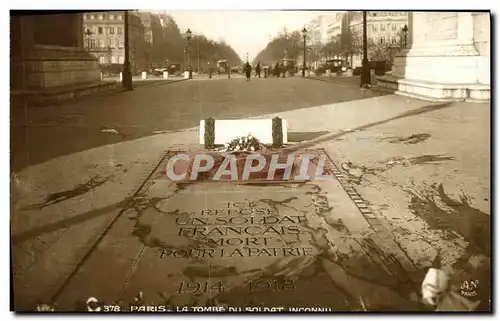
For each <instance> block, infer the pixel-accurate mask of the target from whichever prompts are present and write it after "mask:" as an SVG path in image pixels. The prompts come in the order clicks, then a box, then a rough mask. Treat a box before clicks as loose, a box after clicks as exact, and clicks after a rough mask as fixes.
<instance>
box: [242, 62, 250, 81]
mask: <svg viewBox="0 0 500 321" xmlns="http://www.w3.org/2000/svg"><path fill="white" fill-rule="evenodd" d="M244 69H245V76H246V77H247V81H250V76H251V75H252V66H250V64H249V63H248V62H247V63H246V64H245V68H244Z"/></svg>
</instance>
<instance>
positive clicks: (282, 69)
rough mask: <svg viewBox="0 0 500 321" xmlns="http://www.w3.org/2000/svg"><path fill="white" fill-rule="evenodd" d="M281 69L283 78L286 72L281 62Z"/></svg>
mask: <svg viewBox="0 0 500 321" xmlns="http://www.w3.org/2000/svg"><path fill="white" fill-rule="evenodd" d="M281 71H282V72H283V78H285V73H286V68H285V64H281Z"/></svg>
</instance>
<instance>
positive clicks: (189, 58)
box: [188, 38, 193, 79]
mask: <svg viewBox="0 0 500 321" xmlns="http://www.w3.org/2000/svg"><path fill="white" fill-rule="evenodd" d="M188 68H189V79H193V67H192V66H191V38H189V39H188Z"/></svg>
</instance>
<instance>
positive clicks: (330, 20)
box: [325, 12, 345, 42]
mask: <svg viewBox="0 0 500 321" xmlns="http://www.w3.org/2000/svg"><path fill="white" fill-rule="evenodd" d="M344 15H345V12H336V13H334V14H332V15H329V16H328V17H327V18H326V32H325V33H326V36H325V38H326V42H330V41H333V40H335V39H337V37H338V36H340V34H341V33H342V18H343V17H344Z"/></svg>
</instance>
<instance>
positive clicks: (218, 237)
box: [11, 77, 491, 311]
mask: <svg viewBox="0 0 500 321" xmlns="http://www.w3.org/2000/svg"><path fill="white" fill-rule="evenodd" d="M11 114H12V117H13V119H12V126H11V133H12V145H11V146H12V150H11V153H12V160H11V162H12V170H11V178H12V183H11V184H12V186H11V190H12V192H11V194H12V196H11V200H12V202H11V203H12V206H11V208H12V212H11V222H12V223H11V231H12V253H13V258H12V261H13V280H14V281H13V282H14V295H15V298H16V310H30V309H33V308H34V307H36V305H37V304H39V303H48V304H55V305H56V306H57V309H58V310H70V311H73V310H75V309H82V310H85V309H86V306H85V301H86V300H87V298H88V297H91V296H93V297H96V298H97V299H98V300H100V301H102V302H105V303H107V304H118V303H120V304H125V305H126V304H128V303H130V302H132V301H133V300H134V298H135V297H136V296H137V295H138V293H140V292H142V294H143V296H142V298H141V300H143V301H144V302H145V303H148V304H156V305H158V304H161V305H165V306H168V307H176V306H224V305H225V306H231V307H241V308H242V309H244V308H245V307H266V308H272V307H275V308H276V307H296V308H300V307H304V308H305V307H313V306H314V307H317V308H322V309H330V310H329V311H358V310H359V311H363V310H384V311H387V310H393V311H425V310H427V309H428V307H425V306H424V305H423V304H422V303H421V298H420V295H421V293H420V291H421V288H420V287H421V283H422V280H423V278H424V276H425V273H426V272H427V270H428V268H429V267H433V266H436V264H439V267H441V268H442V269H443V270H445V271H447V272H448V273H449V274H450V275H452V276H453V278H454V281H455V282H458V283H460V282H462V281H463V280H469V279H471V278H473V279H479V280H480V284H481V286H480V287H479V290H478V294H477V295H478V296H479V297H480V298H481V299H482V300H483V301H486V302H487V301H488V298H489V296H490V293H491V290H490V287H489V284H490V283H489V280H488V277H489V268H488V267H489V263H488V264H483V265H481V266H486V267H487V268H485V269H483V270H479V271H478V269H474V264H472V263H471V262H473V259H472V258H475V257H478V256H480V257H481V258H483V259H485V260H487V261H488V262H489V257H490V256H491V254H490V235H489V230H490V229H489V224H490V204H491V198H490V193H491V187H490V175H491V173H490V106H489V105H488V104H472V103H432V102H428V101H423V100H417V99H413V98H406V97H402V96H396V95H382V94H381V93H378V92H372V91H369V90H360V89H359V86H358V85H357V84H356V81H353V80H350V81H349V80H345V81H332V82H327V81H317V80H312V79H303V78H301V77H289V78H284V79H283V78H260V79H258V78H252V80H251V81H250V82H246V81H245V80H244V79H243V78H240V77H232V78H231V79H226V78H224V79H221V78H217V79H216V77H215V78H213V79H207V78H203V77H200V78H198V79H196V78H195V79H192V80H186V81H179V82H174V83H169V84H162V83H159V84H158V85H155V86H142V87H139V88H136V90H134V91H132V92H122V93H116V94H113V95H109V96H99V97H93V98H87V99H85V100H80V101H76V102H73V103H67V104H64V105H59V106H46V107H43V108H38V107H31V108H25V109H18V110H15V111H13V112H12V113H11ZM276 116H278V117H281V118H283V119H286V120H287V124H288V137H289V141H290V144H289V145H288V146H287V147H286V148H285V150H284V152H297V153H300V152H304V151H305V150H311V151H314V152H315V153H322V154H324V155H326V156H327V158H328V165H327V169H328V171H329V173H330V174H331V175H332V177H333V179H332V180H327V181H309V182H305V183H297V184H294V183H282V184H267V185H266V184H259V185H258V184H254V185H252V184H233V183H230V182H225V183H214V182H193V183H192V184H176V183H175V182H172V181H168V180H166V179H164V168H165V164H166V161H168V158H169V157H170V156H169V155H171V152H172V151H197V150H200V149H202V146H200V145H199V128H198V126H199V121H200V120H202V119H206V118H209V117H213V118H215V119H247V118H253V119H255V118H272V117H276ZM483 285H484V286H483ZM276 294H279V295H276Z"/></svg>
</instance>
